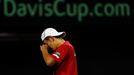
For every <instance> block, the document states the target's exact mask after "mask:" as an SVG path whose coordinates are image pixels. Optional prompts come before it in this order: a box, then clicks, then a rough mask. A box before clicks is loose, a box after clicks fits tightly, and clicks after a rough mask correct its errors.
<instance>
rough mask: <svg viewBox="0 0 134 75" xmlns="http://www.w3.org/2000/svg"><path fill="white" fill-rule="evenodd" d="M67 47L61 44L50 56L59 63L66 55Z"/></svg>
mask: <svg viewBox="0 0 134 75" xmlns="http://www.w3.org/2000/svg"><path fill="white" fill-rule="evenodd" d="M68 53H69V47H68V46H65V45H64V46H62V47H60V48H58V49H57V50H56V51H55V52H54V53H52V57H53V58H54V59H55V60H56V61H57V62H58V63H61V62H62V61H63V60H64V59H65V58H67V57H68Z"/></svg>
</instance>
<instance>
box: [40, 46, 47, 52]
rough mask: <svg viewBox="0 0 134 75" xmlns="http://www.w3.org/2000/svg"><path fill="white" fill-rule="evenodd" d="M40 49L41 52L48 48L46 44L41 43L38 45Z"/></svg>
mask: <svg viewBox="0 0 134 75" xmlns="http://www.w3.org/2000/svg"><path fill="white" fill-rule="evenodd" d="M40 50H41V51H42V52H43V51H44V50H45V51H46V50H48V45H47V44H43V45H41V46H40Z"/></svg>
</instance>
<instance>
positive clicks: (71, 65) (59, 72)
mask: <svg viewBox="0 0 134 75" xmlns="http://www.w3.org/2000/svg"><path fill="white" fill-rule="evenodd" d="M52 57H53V58H54V59H55V60H56V61H57V63H58V64H57V66H56V69H55V71H54V72H53V75H78V72H77V60H76V54H75V51H74V48H73V46H72V45H71V44H70V43H69V42H68V41H66V42H65V43H64V44H62V45H61V46H60V47H58V48H57V49H56V51H55V52H54V53H52Z"/></svg>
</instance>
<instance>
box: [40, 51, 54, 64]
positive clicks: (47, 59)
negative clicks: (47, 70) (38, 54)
mask: <svg viewBox="0 0 134 75" xmlns="http://www.w3.org/2000/svg"><path fill="white" fill-rule="evenodd" d="M42 55H43V59H44V61H45V62H46V64H47V65H48V66H52V65H53V58H52V56H51V55H50V54H49V53H48V51H47V50H44V51H42Z"/></svg>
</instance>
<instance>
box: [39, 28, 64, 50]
mask: <svg viewBox="0 0 134 75" xmlns="http://www.w3.org/2000/svg"><path fill="white" fill-rule="evenodd" d="M65 35H66V33H65V32H58V31H57V30H56V29H54V28H46V29H45V30H44V31H43V33H42V34H41V40H42V42H43V43H45V44H47V45H48V46H49V47H50V48H52V49H56V47H57V44H58V43H59V41H61V40H63V39H62V38H63V37H65Z"/></svg>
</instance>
